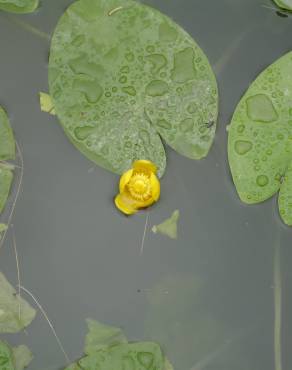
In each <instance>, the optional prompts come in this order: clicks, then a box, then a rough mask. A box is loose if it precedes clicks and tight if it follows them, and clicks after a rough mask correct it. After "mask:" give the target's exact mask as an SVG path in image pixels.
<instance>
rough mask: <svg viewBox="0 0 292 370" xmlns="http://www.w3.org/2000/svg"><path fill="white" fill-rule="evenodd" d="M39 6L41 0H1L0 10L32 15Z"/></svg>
mask: <svg viewBox="0 0 292 370" xmlns="http://www.w3.org/2000/svg"><path fill="white" fill-rule="evenodd" d="M38 5H39V0H0V10H5V11H6V12H11V13H23V14H25V13H32V12H34V11H35V10H36V9H37V7H38Z"/></svg>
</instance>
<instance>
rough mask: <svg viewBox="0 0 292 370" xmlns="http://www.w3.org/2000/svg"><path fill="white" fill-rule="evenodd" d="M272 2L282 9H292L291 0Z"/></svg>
mask: <svg viewBox="0 0 292 370" xmlns="http://www.w3.org/2000/svg"><path fill="white" fill-rule="evenodd" d="M274 2H275V3H276V4H277V5H278V6H279V7H280V8H282V9H287V10H292V0H274Z"/></svg>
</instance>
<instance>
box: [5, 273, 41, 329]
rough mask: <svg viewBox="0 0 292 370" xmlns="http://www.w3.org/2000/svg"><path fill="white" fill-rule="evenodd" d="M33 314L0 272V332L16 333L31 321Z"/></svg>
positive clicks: (34, 312)
mask: <svg viewBox="0 0 292 370" xmlns="http://www.w3.org/2000/svg"><path fill="white" fill-rule="evenodd" d="M19 307H20V310H19ZM19 313H20V317H19ZM35 315H36V311H35V310H34V309H33V308H32V307H31V306H30V305H29V304H28V303H27V302H26V301H25V300H24V299H22V298H20V297H19V296H18V294H17V292H16V290H15V289H14V288H13V286H12V285H11V284H10V283H9V282H8V281H7V279H6V278H5V276H4V275H3V274H2V273H1V272H0V333H17V332H19V331H21V330H23V329H24V328H26V327H27V326H28V325H29V324H30V323H31V322H32V320H33V319H34V318H35Z"/></svg>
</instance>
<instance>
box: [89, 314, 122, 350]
mask: <svg viewBox="0 0 292 370" xmlns="http://www.w3.org/2000/svg"><path fill="white" fill-rule="evenodd" d="M86 323H87V326H88V330H89V331H88V334H87V335H86V338H85V347H84V353H85V354H87V355H88V354H91V353H94V352H96V351H98V350H100V349H103V348H107V347H109V346H112V345H117V344H121V343H127V338H126V337H125V336H124V334H123V332H122V330H121V329H120V328H114V327H112V326H107V325H104V324H102V323H100V322H98V321H95V320H91V319H87V320H86Z"/></svg>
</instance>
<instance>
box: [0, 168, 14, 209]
mask: <svg viewBox="0 0 292 370" xmlns="http://www.w3.org/2000/svg"><path fill="white" fill-rule="evenodd" d="M12 180H13V174H12V171H10V170H9V169H7V168H6V167H4V166H2V165H1V162H0V213H1V212H2V211H3V209H4V207H5V204H6V202H7V198H8V196H9V192H10V188H11V184H12Z"/></svg>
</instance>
